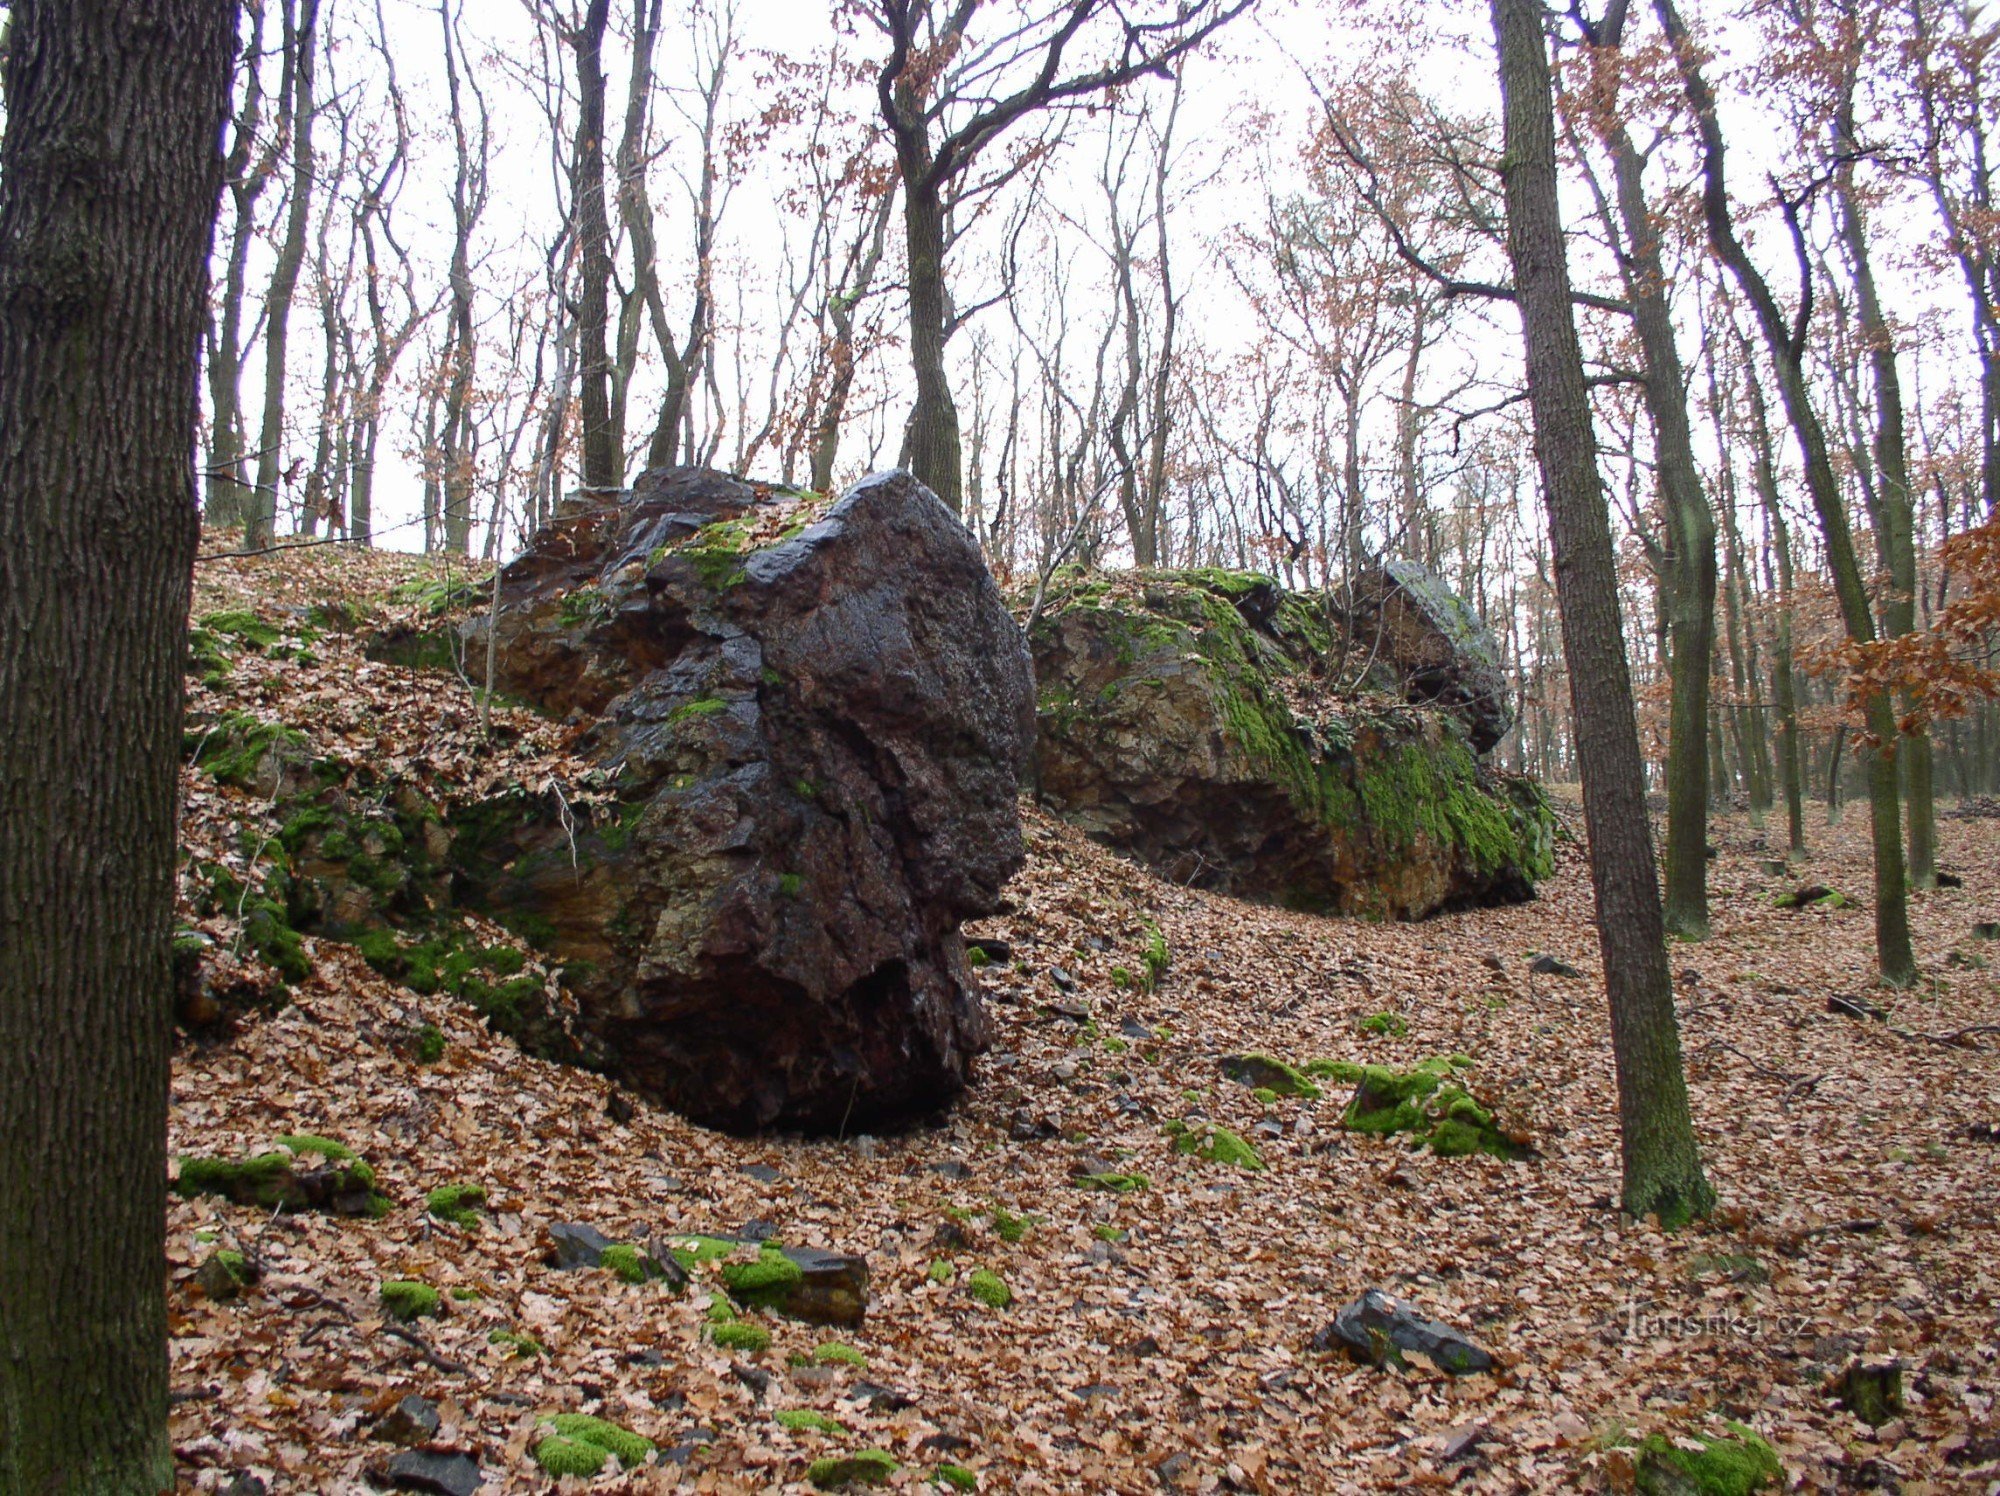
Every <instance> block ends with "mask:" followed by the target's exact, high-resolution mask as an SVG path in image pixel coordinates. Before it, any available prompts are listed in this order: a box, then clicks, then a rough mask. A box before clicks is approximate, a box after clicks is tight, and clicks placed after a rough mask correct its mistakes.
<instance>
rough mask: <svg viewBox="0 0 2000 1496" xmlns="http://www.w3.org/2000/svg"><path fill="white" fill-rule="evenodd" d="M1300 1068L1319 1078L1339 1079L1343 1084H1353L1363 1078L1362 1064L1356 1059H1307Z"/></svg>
mask: <svg viewBox="0 0 2000 1496" xmlns="http://www.w3.org/2000/svg"><path fill="white" fill-rule="evenodd" d="M1299 1069H1300V1070H1302V1071H1304V1072H1305V1073H1306V1074H1307V1075H1310V1076H1314V1077H1316V1078H1319V1079H1324V1080H1337V1081H1339V1082H1340V1083H1341V1084H1342V1085H1349V1086H1351V1085H1353V1084H1354V1083H1355V1082H1356V1081H1358V1080H1360V1079H1361V1066H1360V1064H1359V1063H1357V1062H1356V1061H1354V1060H1307V1061H1306V1062H1305V1064H1303V1065H1301V1066H1299Z"/></svg>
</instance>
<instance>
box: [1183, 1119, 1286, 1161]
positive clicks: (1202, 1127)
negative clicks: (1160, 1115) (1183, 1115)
mask: <svg viewBox="0 0 2000 1496" xmlns="http://www.w3.org/2000/svg"><path fill="white" fill-rule="evenodd" d="M1167 1136H1168V1137H1170V1138H1172V1139H1173V1143H1174V1151H1175V1152H1176V1153H1189V1154H1193V1155H1194V1156H1195V1157H1196V1158H1198V1159H1200V1160H1202V1162H1204V1163H1211V1164H1230V1165H1232V1166H1234V1167H1236V1168H1239V1169H1249V1170H1253V1171H1254V1170H1260V1169H1262V1168H1263V1167H1264V1160H1263V1158H1262V1156H1261V1155H1259V1153H1258V1152H1257V1150H1256V1149H1255V1148H1253V1147H1251V1146H1250V1144H1249V1143H1248V1142H1246V1141H1245V1140H1244V1139H1243V1137H1242V1136H1241V1135H1240V1134H1238V1133H1234V1132H1231V1131H1230V1130H1229V1129H1228V1128H1226V1127H1217V1126H1214V1125H1213V1124H1211V1123H1199V1124H1194V1125H1190V1124H1189V1123H1186V1122H1170V1123H1168V1124H1167Z"/></svg>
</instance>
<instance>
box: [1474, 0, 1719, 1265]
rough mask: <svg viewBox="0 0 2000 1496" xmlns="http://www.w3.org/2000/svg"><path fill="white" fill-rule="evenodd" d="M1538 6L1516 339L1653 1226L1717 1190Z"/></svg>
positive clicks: (1632, 1173) (1517, 130) (1510, 197)
mask: <svg viewBox="0 0 2000 1496" xmlns="http://www.w3.org/2000/svg"><path fill="white" fill-rule="evenodd" d="M1542 15H1543V11H1542V7H1541V5H1540V4H1539V3H1538V0H1493V31H1494V37H1495V40H1496V42H1497V44H1498V49H1499V58H1500V88H1501V97H1502V100H1503V117H1504V124H1505V140H1506V155H1505V162H1506V166H1505V184H1506V203H1507V248H1508V254H1509V256H1510V257H1511V259H1512V260H1513V264H1514V288H1515V296H1516V299H1517V301H1518V303H1519V306H1520V310H1521V327H1522V334H1523V339H1524V343H1525V346H1526V352H1527V375H1528V392H1529V404H1530V408H1531V410H1532V412H1533V415H1534V424H1535V455H1536V459H1537V461H1538V463H1539V465H1540V467H1541V473H1542V486H1543V492H1544V495H1545V497H1546V500H1547V504H1548V511H1549V531H1550V536H1551V540H1552V542H1553V545H1554V548H1555V572H1556V594H1557V599H1558V602H1559V603H1560V606H1561V611H1562V635H1563V652H1564V659H1565V661H1566V662H1567V664H1568V667H1569V677H1570V705H1571V712H1572V715H1573V717H1574V719H1575V724H1576V739H1577V759H1578V765H1579V768H1580V770H1581V774H1582V779H1583V810H1584V825H1585V829H1586V831H1587V833H1588V836H1589V843H1590V872H1591V882H1592V886H1593V889H1594V891H1595V894H1596V902H1597V931H1598V940H1599V943H1600V947H1601V949H1602V951H1603V957H1604V980H1605V987H1606V990H1607V994H1608V996H1609V999H1610V1006H1611V1040H1612V1051H1613V1055H1614V1057H1615V1060H1616V1063H1617V1069H1618V1112H1619V1122H1620V1129H1621V1134H1622V1139H1623V1150H1624V1189H1623V1204H1624V1207H1625V1209H1626V1210H1628V1211H1630V1212H1631V1213H1632V1214H1633V1215H1646V1214H1648V1213H1653V1214H1657V1216H1658V1217H1659V1219H1660V1221H1661V1223H1662V1224H1663V1225H1666V1226H1669V1227H1674V1226H1680V1225H1684V1224H1685V1223H1687V1222H1688V1221H1689V1220H1691V1219H1693V1218H1694V1217H1696V1216H1699V1215H1703V1214H1706V1213H1707V1211H1708V1209H1709V1208H1710V1206H1711V1205H1712V1204H1713V1203H1714V1198H1715V1197H1714V1192H1713V1191H1712V1190H1711V1189H1710V1188H1709V1185H1708V1182H1707V1180H1706V1179H1705V1178H1704V1177H1703V1175H1702V1167H1701V1151H1700V1148H1699V1146H1698V1145H1697V1143H1696V1141H1695V1135H1694V1124H1693V1120H1692V1118H1691V1116H1690V1114H1689V1110H1688V1096H1687V1082H1686V1078H1685V1077H1684V1075H1683V1074H1682V1071H1681V1047H1680V1029H1679V1025H1678V1023H1677V1021H1676V1019H1675V1016H1674V994H1673V981H1672V976H1671V974H1670V972H1669V970H1668V967H1667V950H1666V934H1665V929H1664V926H1663V924H1662V921H1661V914H1660V892H1659V883H1658V881H1657V878H1656V875H1655V873H1654V867H1653V837H1652V831H1651V828H1650V826H1649V825H1648V823H1647V819H1646V781H1645V765H1644V761H1643V759H1642V758H1641V757H1640V753H1639V732H1638V725H1637V722H1636V720H1635V718H1634V715H1633V708H1632V682H1631V677H1630V674H1629V672H1628V670H1627V666H1626V660H1625V632H1624V627H1623V624H1622V622H1621V620H1620V617H1619V609H1618V577H1617V566H1616V556H1615V555H1614V552H1613V549H1612V544H1611V519H1610V512H1609V509H1608V506H1607V503H1606V498H1605V493H1604V486H1603V480H1602V477H1601V475H1600V474H1599V472H1598V470H1597V441H1596V436H1595V433H1594V432H1593V430H1592V423H1591V414H1590V396H1589V390H1588V387H1587V386H1586V384H1585V382H1584V374H1583V355H1582V350H1581V348H1580V346H1579V344H1578V342H1577V335H1576V322H1575V318H1574V314H1573V312H1572V310H1571V297H1570V279H1569V265H1568V260H1567V253H1566V246H1565V243H1564V238H1563V226H1562V218H1561V213H1560V208H1559V205H1558V202H1557V196H1556V164H1555V122H1554V107H1553V104H1552V101H1551V98H1550V88H1549V61H1548V51H1547V48H1546V45H1545V43H1544V40H1543V36H1542Z"/></svg>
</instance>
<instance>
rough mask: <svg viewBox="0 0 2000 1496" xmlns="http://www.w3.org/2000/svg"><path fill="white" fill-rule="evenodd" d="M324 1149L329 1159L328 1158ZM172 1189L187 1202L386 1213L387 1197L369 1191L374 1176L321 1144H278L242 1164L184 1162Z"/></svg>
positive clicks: (303, 1140)
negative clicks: (214, 1198) (207, 1199)
mask: <svg viewBox="0 0 2000 1496" xmlns="http://www.w3.org/2000/svg"><path fill="white" fill-rule="evenodd" d="M329 1147H331V1148H332V1149H334V1150H335V1153H333V1154H329V1153H328V1152H327V1151H326V1150H327V1149H328V1148H329ZM313 1160H318V1162H313ZM173 1188H174V1192H175V1193H176V1194H178V1195H181V1196H182V1197H184V1198H188V1199H192V1198H194V1197H195V1196H197V1195H220V1196H222V1197H223V1198H224V1199H228V1200H233V1201H235V1202H236V1203H237V1204H239V1205H254V1206H257V1207H259V1208H260V1209H263V1210H277V1209H280V1208H282V1209H286V1210H326V1211H331V1212H333V1213H334V1214H336V1215H349V1216H370V1217H374V1216H381V1215H384V1214H386V1213H387V1212H388V1210H389V1208H390V1207H389V1201H388V1199H387V1197H385V1196H384V1195H383V1194H382V1193H381V1192H380V1191H379V1190H377V1189H376V1187H375V1171H374V1170H373V1169H371V1168H370V1167H369V1166H368V1164H367V1163H366V1162H365V1161H363V1160H361V1159H359V1158H356V1157H355V1156H354V1154H353V1152H352V1151H351V1150H349V1149H347V1148H346V1147H344V1146H343V1145H341V1144H338V1143H334V1142H333V1141H332V1140H331V1139H327V1138H315V1137H304V1136H301V1137H290V1138H282V1139H280V1140H279V1146H278V1147H277V1148H275V1149H273V1150H271V1151H270V1152H268V1153H259V1154H254V1155H252V1156H250V1157H248V1158H239V1159H225V1158H205V1157H198V1156H184V1157H183V1158H182V1159H181V1161H180V1172H179V1173H178V1175H177V1176H176V1177H175V1179H174V1184H173Z"/></svg>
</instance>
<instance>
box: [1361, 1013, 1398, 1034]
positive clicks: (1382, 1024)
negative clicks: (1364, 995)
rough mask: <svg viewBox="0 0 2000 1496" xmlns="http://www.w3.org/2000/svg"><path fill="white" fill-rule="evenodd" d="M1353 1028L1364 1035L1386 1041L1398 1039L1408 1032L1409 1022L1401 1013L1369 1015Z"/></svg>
mask: <svg viewBox="0 0 2000 1496" xmlns="http://www.w3.org/2000/svg"><path fill="white" fill-rule="evenodd" d="M1355 1027H1356V1028H1358V1029H1360V1030H1361V1032H1362V1033H1364V1034H1374V1035H1376V1036H1378V1037H1380V1038H1386V1039H1400V1038H1402V1037H1403V1036H1404V1035H1405V1034H1407V1033H1409V1031H1410V1024H1409V1020H1408V1019H1406V1018H1404V1017H1403V1015H1402V1014H1401V1013H1370V1014H1369V1015H1368V1016H1367V1017H1366V1018H1364V1019H1362V1020H1361V1021H1360V1022H1359V1023H1357V1024H1355Z"/></svg>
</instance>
